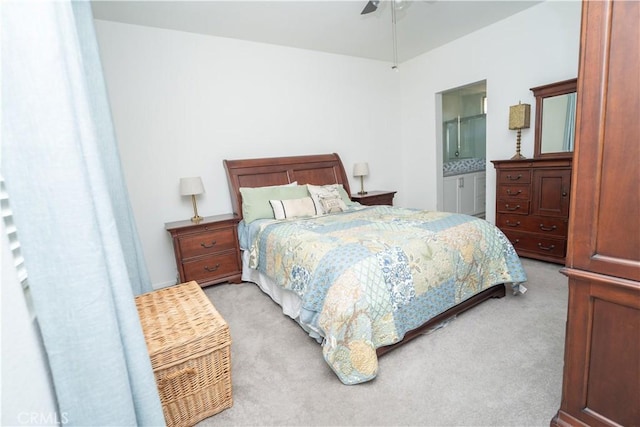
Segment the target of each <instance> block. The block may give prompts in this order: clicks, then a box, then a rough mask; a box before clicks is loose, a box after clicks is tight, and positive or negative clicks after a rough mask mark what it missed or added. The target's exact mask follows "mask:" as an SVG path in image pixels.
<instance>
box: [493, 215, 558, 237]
mask: <svg viewBox="0 0 640 427" xmlns="http://www.w3.org/2000/svg"><path fill="white" fill-rule="evenodd" d="M496 225H497V226H498V228H500V229H501V230H503V231H504V230H506V231H527V232H531V233H539V234H543V235H549V236H554V237H563V238H564V237H566V236H567V220H566V219H565V220H563V219H559V218H548V217H539V216H525V217H523V216H520V215H511V214H500V215H498V217H497V218H496Z"/></svg>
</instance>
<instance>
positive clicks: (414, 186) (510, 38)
mask: <svg viewBox="0 0 640 427" xmlns="http://www.w3.org/2000/svg"><path fill="white" fill-rule="evenodd" d="M580 11H581V3H580V2H579V1H546V2H544V3H541V4H539V5H537V6H534V7H532V8H529V9H526V10H525V11H523V12H520V13H518V14H516V15H513V16H511V17H509V18H507V19H504V20H502V21H500V22H498V23H496V24H494V25H491V26H489V27H486V28H483V29H481V30H479V31H476V32H474V33H472V34H470V35H468V36H466V37H463V38H460V39H458V40H455V41H453V42H451V43H449V44H447V45H445V46H442V47H440V48H438V49H435V50H433V51H431V52H428V53H426V54H424V55H421V56H419V57H417V58H415V59H413V60H411V61H408V62H406V63H403V64H402V66H401V74H402V77H401V91H402V95H401V99H402V101H401V102H402V107H401V108H402V118H401V122H402V144H403V148H402V152H403V158H402V165H403V170H404V171H409V172H408V173H405V174H403V185H402V188H401V192H402V193H403V196H404V200H405V201H406V202H405V203H406V204H407V205H410V206H412V207H417V208H423V209H431V210H433V209H437V208H439V207H441V206H442V201H441V200H438V188H439V186H441V185H442V151H441V150H442V147H441V145H440V144H437V143H436V139H437V133H438V132H440V126H441V125H440V120H439V119H438V117H437V109H436V106H437V102H436V99H437V94H438V93H440V92H442V91H445V90H448V89H452V88H455V87H459V86H464V85H468V84H470V83H474V82H478V81H481V80H486V81H487V99H488V113H487V163H488V164H487V202H486V212H487V220H489V221H491V222H494V221H495V170H494V168H493V164H492V163H490V160H497V159H509V158H511V156H513V155H514V154H515V147H516V133H515V131H510V130H509V129H508V128H509V126H508V121H509V106H510V105H514V104H517V103H518V101H522V102H523V103H529V104H531V107H532V117H531V123H532V125H533V123H535V98H534V97H533V93H532V92H531V91H530V90H529V89H530V88H532V87H535V86H539V85H543V84H547V83H552V82H555V81H560V80H566V79H569V78H574V77H577V75H578V56H579V48H580ZM533 134H534V132H533V128H530V129H525V130H523V131H522V154H523V155H524V156H526V157H532V156H533Z"/></svg>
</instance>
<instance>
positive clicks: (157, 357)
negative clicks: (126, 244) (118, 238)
mask: <svg viewBox="0 0 640 427" xmlns="http://www.w3.org/2000/svg"><path fill="white" fill-rule="evenodd" d="M136 306H137V308H138V313H139V314H140V321H141V323H142V329H143V331H144V335H145V340H146V343H147V348H148V350H149V356H150V357H151V365H152V366H153V371H154V373H155V377H156V384H157V385H158V391H159V394H160V401H161V402H162V409H163V411H164V417H165V421H166V422H167V425H168V426H170V427H173V426H192V425H194V424H196V423H197V422H198V421H201V420H203V419H204V418H207V417H210V416H211V415H214V414H217V413H218V412H220V411H222V410H224V409H226V408H230V407H231V405H232V404H233V398H232V395H231V336H230V334H229V327H228V325H227V323H226V322H225V320H224V319H223V318H222V316H220V314H219V313H218V312H217V310H216V309H215V307H214V306H213V305H212V304H211V302H210V301H209V299H208V298H207V297H206V295H205V294H204V292H203V291H202V289H201V288H200V286H199V285H198V284H197V283H196V282H195V281H192V282H187V283H182V284H180V285H177V286H172V287H169V288H165V289H160V290H158V291H153V292H149V293H146V294H143V295H139V296H138V297H136Z"/></svg>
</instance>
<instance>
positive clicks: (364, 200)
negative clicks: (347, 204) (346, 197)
mask: <svg viewBox="0 0 640 427" xmlns="http://www.w3.org/2000/svg"><path fill="white" fill-rule="evenodd" d="M396 193H397V191H369V192H367V194H352V195H351V201H353V202H358V203H360V204H362V205H366V206H374V205H389V206H393V196H394V195H395V194H396Z"/></svg>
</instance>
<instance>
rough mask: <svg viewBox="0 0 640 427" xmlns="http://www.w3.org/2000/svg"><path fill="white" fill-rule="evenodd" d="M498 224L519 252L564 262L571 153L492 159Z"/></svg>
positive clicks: (526, 255)
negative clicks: (552, 155) (534, 157)
mask: <svg viewBox="0 0 640 427" xmlns="http://www.w3.org/2000/svg"><path fill="white" fill-rule="evenodd" d="M492 163H493V164H494V167H495V169H496V175H497V176H496V225H497V226H498V228H500V230H502V232H503V233H504V234H505V235H506V236H507V237H508V238H509V240H510V241H511V243H512V244H513V247H514V248H515V249H516V252H517V253H518V255H520V256H523V257H527V258H535V259H539V260H542V261H548V262H554V263H558V264H564V262H565V256H566V253H567V232H568V224H569V201H570V192H571V163H572V160H571V158H570V157H566V158H559V159H552V158H545V159H524V160H493V161H492Z"/></svg>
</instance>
